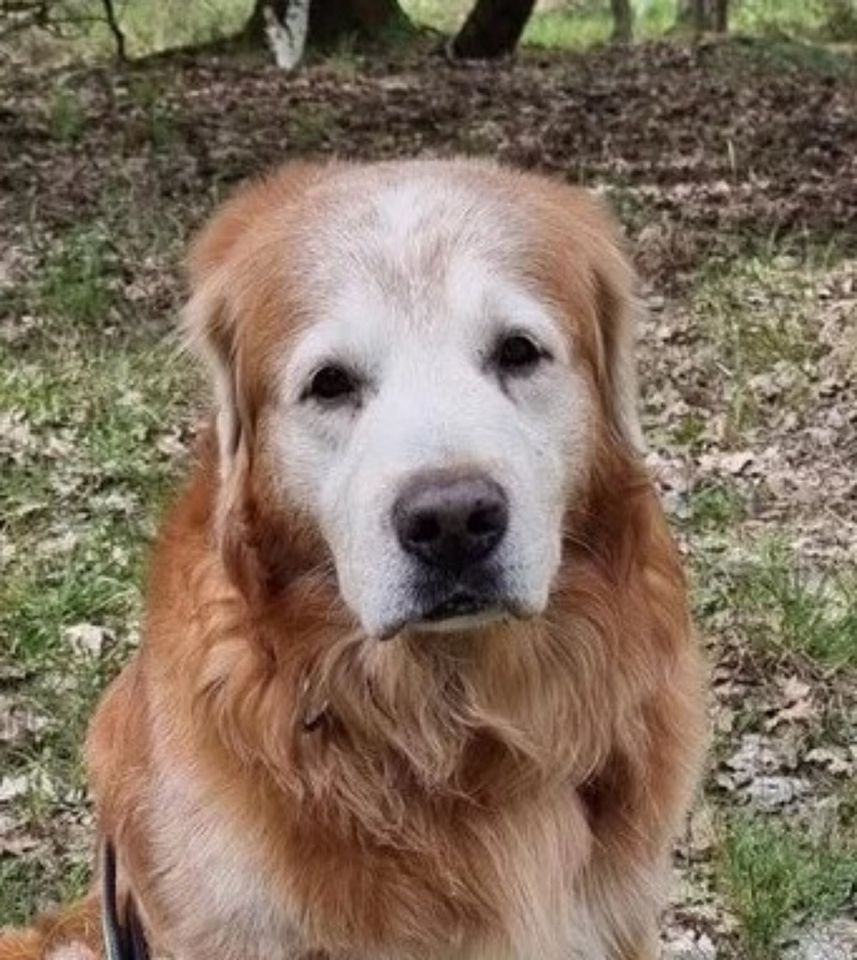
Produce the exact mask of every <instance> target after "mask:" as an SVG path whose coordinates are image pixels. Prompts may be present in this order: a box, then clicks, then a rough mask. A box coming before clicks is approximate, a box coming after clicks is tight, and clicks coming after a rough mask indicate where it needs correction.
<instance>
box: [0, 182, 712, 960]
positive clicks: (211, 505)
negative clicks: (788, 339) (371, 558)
mask: <svg viewBox="0 0 857 960" xmlns="http://www.w3.org/2000/svg"><path fill="white" fill-rule="evenodd" d="M338 169H340V168H337V167H332V168H313V167H288V168H286V169H285V170H284V171H283V172H281V173H280V174H278V175H277V176H275V177H274V178H273V179H271V180H267V181H264V182H263V183H261V184H257V185H255V186H252V187H250V188H249V189H245V190H244V191H243V192H241V193H239V194H238V196H237V197H236V198H235V199H233V200H232V201H231V202H230V203H229V204H228V205H227V206H226V207H225V209H224V210H223V211H222V212H220V213H219V214H218V215H217V216H216V217H215V219H214V220H213V222H212V223H211V224H210V225H209V226H208V227H207V228H206V230H205V231H204V232H203V234H202V236H201V238H200V240H198V242H197V244H196V246H195V248H194V252H193V254H192V256H191V273H192V281H193V284H194V289H195V291H196V293H195V305H193V306H192V308H191V313H190V316H191V322H192V323H193V324H194V325H195V326H194V330H193V331H192V334H193V337H194V338H195V339H196V340H198V341H202V342H203V343H204V348H205V350H206V351H207V352H208V353H209V354H210V355H212V356H213V362H214V364H215V365H216V366H218V367H219V368H220V370H221V371H223V370H225V371H226V375H225V376H224V375H223V374H222V373H221V378H220V383H219V391H220V393H221V397H222V396H223V395H224V393H225V394H227V395H229V394H230V392H232V394H233V396H232V397H231V402H234V404H235V406H236V407H237V409H238V411H239V413H238V415H237V420H236V423H232V424H229V423H227V424H223V423H221V424H220V426H219V431H218V432H219V435H220V442H221V448H220V449H221V450H222V444H223V443H224V438H225V442H226V443H227V444H229V445H231V448H232V449H233V450H234V455H235V466H234V468H233V469H232V470H230V471H229V472H228V473H227V472H226V471H224V469H223V464H222V462H221V461H222V457H223V454H222V453H219V452H218V449H219V448H218V442H217V438H216V436H215V430H214V429H213V428H212V430H211V431H210V432H209V434H208V435H206V437H205V438H204V440H203V441H202V443H201V445H200V450H199V461H198V465H197V466H196V468H195V470H194V474H193V477H192V480H191V482H190V484H189V486H188V488H187V489H186V491H185V492H184V493H183V494H182V496H181V497H180V499H179V501H178V504H177V505H176V507H175V508H174V510H173V511H172V514H171V515H170V517H169V519H168V521H167V522H166V524H165V526H164V529H163V531H162V533H161V536H160V539H159V542H158V545H157V548H156V550H155V552H154V556H153V559H152V564H151V574H150V583H149V588H148V607H147V616H146V629H145V641H144V643H143V645H142V647H141V649H140V651H139V653H138V654H137V655H136V656H135V657H134V658H133V660H132V661H131V662H130V663H129V664H128V665H127V666H126V668H125V669H124V671H123V672H122V674H121V675H120V676H119V678H118V679H117V680H116V681H115V682H114V684H113V685H112V686H111V688H110V689H109V690H108V692H107V693H106V695H105V697H104V699H103V701H102V703H101V705H100V707H99V709H98V712H97V714H96V717H95V719H94V722H93V724H92V728H91V731H90V736H89V741H88V749H87V759H88V765H89V771H90V778H91V784H92V789H93V793H94V796H95V800H96V805H97V811H98V819H99V824H100V831H101V834H102V835H106V836H109V837H111V838H112V839H113V840H114V842H115V843H116V845H117V848H118V851H119V857H120V876H121V885H122V891H123V894H125V893H128V892H130V893H131V894H133V896H134V898H135V900H136V902H137V904H138V906H139V911H140V914H141V916H142V917H143V920H144V924H145V926H146V929H147V932H148V935H149V937H150V938H151V941H152V944H153V946H154V948H155V955H160V954H161V953H162V954H163V955H165V956H176V957H179V958H187V960H197V958H199V960H202V958H205V960H209V958H210V960H233V958H234V960H239V958H240V960H244V958H249V957H256V956H258V957H260V958H261V957H263V956H268V957H281V958H283V960H291V958H295V960H297V958H302V960H304V958H309V957H317V956H318V957H329V958H340V960H346V958H348V960H352V958H353V960H357V958H361V960H362V958H365V960H417V958H420V960H423V958H425V960H435V958H437V960H452V958H460V960H464V958H476V957H484V958H486V960H487V958H492V960H512V958H515V960H535V958H537V957H544V958H549V960H550V958H556V960H559V958H560V957H568V956H569V953H568V951H569V950H574V951H577V952H576V953H572V954H571V955H572V956H578V957H580V958H583V957H586V958H587V960H596V958H598V960H601V958H604V960H607V958H609V960H652V958H654V957H655V956H656V918H657V914H658V910H659V906H660V903H661V898H662V885H663V880H664V876H665V868H666V863H667V861H668V857H669V851H670V844H671V841H672V839H673V837H674V835H675V832H676V830H677V828H678V826H679V824H680V821H681V818H682V816H683V815H684V812H685V810H686V807H687V804H688V802H689V799H690V795H691V792H692V789H693V787H694V784H695V781H696V777H697V771H698V766H699V760H700V755H701V748H702V743H703V739H704V737H703V732H702V727H703V719H702V718H703V694H702V689H701V682H700V668H699V663H698V659H697V653H696V650H695V647H694V644H693V642H692V638H691V630H690V625H689V621H688V613H687V607H686V597H685V585H684V581H683V578H682V573H681V570H680V567H679V562H678V558H677V555H676V551H675V549H674V546H673V544H672V542H671V539H670V535H669V532H668V530H667V527H666V523H665V520H664V517H663V514H662V512H661V508H660V506H659V504H658V502H657V499H656V496H655V493H654V491H653V488H652V484H651V482H650V480H649V478H648V477H647V475H646V473H645V471H644V469H643V468H642V466H641V465H640V464H639V462H638V461H637V459H636V457H635V454H634V452H633V450H632V449H631V444H630V443H629V438H628V436H627V433H628V432H629V431H626V430H625V428H624V424H623V417H624V414H623V410H624V407H625V405H626V404H627V403H628V396H629V394H630V393H632V392H633V387H634V385H633V372H632V370H633V367H632V363H631V357H630V354H631V349H632V338H633V334H632V331H631V328H630V324H631V313H632V311H633V305H632V283H633V278H632V276H631V273H630V270H629V269H628V267H627V265H626V262H625V260H624V258H623V256H622V255H621V253H620V251H619V249H618V247H617V245H616V242H615V239H614V232H613V227H612V225H611V224H610V223H609V222H608V221H607V219H606V217H605V216H604V214H603V213H602V211H601V210H600V208H599V207H598V206H597V205H596V204H595V203H593V202H592V201H591V200H589V199H588V198H587V197H586V196H585V195H584V194H583V193H582V192H578V191H574V190H571V189H568V188H565V187H561V186H558V185H555V184H552V183H549V182H547V181H543V180H540V179H538V178H535V177H530V176H524V175H519V174H513V173H509V172H505V171H501V170H498V169H496V168H494V167H492V166H488V165H478V164H466V163H464V164H450V165H449V170H450V172H449V174H448V175H449V176H450V177H461V178H465V179H467V178H470V179H473V180H478V181H479V182H480V183H488V184H489V186H490V188H491V189H494V190H495V191H496V192H497V194H498V196H500V197H502V198H504V199H508V201H509V202H510V203H521V200H520V198H521V197H523V198H525V207H524V208H525V210H526V211H528V215H529V216H531V217H536V218H538V220H539V224H540V231H541V243H540V244H539V245H538V248H537V249H535V250H534V251H533V256H532V258H531V260H530V261H529V270H530V271H531V273H532V278H533V282H534V283H537V284H539V285H540V286H541V288H542V289H543V290H544V291H545V295H546V296H547V297H549V298H551V299H552V301H554V302H556V303H558V304H559V305H560V306H561V308H562V310H563V314H564V316H565V317H566V318H567V322H568V335H569V336H570V337H571V338H573V340H574V342H575V344H576V345H577V348H578V349H579V350H580V351H581V353H582V355H583V357H584V359H585V362H586V364H587V371H588V375H589V377H590V380H591V385H592V390H593V391H594V393H595V394H596V397H597V401H598V402H597V409H598V411H599V420H598V423H597V424H596V425H595V435H594V437H593V443H594V445H595V448H594V449H595V453H594V457H593V464H594V466H593V468H592V470H591V471H590V473H591V475H590V477H589V480H588V483H587V489H586V493H585V496H583V497H577V498H576V499H575V501H574V502H572V503H570V504H569V505H568V511H567V518H566V533H565V539H564V554H563V561H562V566H561V569H560V573H559V575H558V577H557V578H556V581H555V583H554V585H553V590H552V594H551V600H550V603H549V607H548V609H547V611H546V613H545V614H544V616H541V617H538V618H535V619H533V620H529V621H525V622H524V621H503V622H502V623H499V624H497V625H495V626H489V627H486V628H484V629H482V630H478V631H474V632H472V633H469V634H467V635H462V636H451V635H448V634H446V635H436V636H432V637H431V638H430V639H427V638H426V637H419V636H415V635H409V634H404V635H402V636H400V637H398V638H396V640H394V641H392V642H389V643H385V644H381V643H378V642H376V641H367V639H366V638H365V637H364V636H363V635H362V634H361V631H360V629H359V628H358V627H357V626H356V624H355V621H354V618H353V617H352V615H351V614H350V613H349V611H348V610H347V609H346V607H345V605H344V604H343V602H342V601H341V599H340V597H339V595H338V593H337V589H336V582H335V579H333V578H332V577H331V576H330V563H329V557H328V556H327V553H326V550H325V544H324V541H323V539H322V537H321V535H320V533H319V531H318V530H317V529H316V528H315V527H314V525H313V523H312V519H311V518H310V517H308V516H306V515H304V514H303V513H299V512H290V511H289V510H288V509H287V508H286V507H285V506H284V505H283V504H282V503H280V502H278V501H277V500H275V499H274V496H273V493H272V484H271V481H270V475H269V469H270V468H269V466H267V465H266V461H265V456H264V449H262V448H263V446H264V432H263V430H262V429H261V428H260V423H261V422H262V416H261V413H260V411H262V410H263V408H264V405H265V397H266V392H267V391H268V390H269V379H268V378H269V377H270V376H271V373H270V370H269V368H268V359H269V358H270V357H271V355H272V353H276V352H277V351H280V352H282V351H283V350H286V349H288V343H289V340H290V338H291V337H294V336H295V334H296V329H297V328H296V324H299V323H300V322H301V320H300V319H299V318H300V317H301V316H302V314H301V310H300V308H299V304H297V303H296V302H295V301H296V299H297V297H298V293H297V291H296V290H294V289H289V288H288V287H283V288H277V289H274V287H273V285H272V283H271V282H270V278H271V276H272V273H271V270H272V266H271V257H272V256H273V255H274V254H273V252H272V251H273V249H274V245H273V244H272V243H271V242H270V240H271V237H272V236H276V238H277V244H278V245H277V247H276V249H277V256H283V253H282V251H283V250H284V249H288V248H289V245H290V243H292V242H293V241H292V240H291V239H290V234H289V226H288V224H289V220H290V216H292V217H294V216H298V215H300V216H301V217H304V218H306V217H308V216H309V217H312V216H323V215H324V211H323V209H322V210H319V209H309V210H307V209H303V208H301V207H300V202H301V201H300V197H301V195H302V192H303V190H304V188H305V186H306V185H307V184H309V183H312V182H316V181H318V180H321V179H323V178H325V177H330V176H334V175H336V171H337V170H338ZM371 169H374V168H370V170H371ZM486 189H487V187H486ZM224 277H225V278H226V281H224ZM224 282H228V283H229V284H231V285H234V287H235V288H238V289H239V290H240V291H241V295H242V296H243V297H244V300H243V303H244V309H245V310H246V311H248V313H247V316H248V317H252V330H250V331H248V332H247V333H246V336H245V338H244V339H242V340H241V342H240V344H239V343H238V342H237V340H236V336H237V334H236V330H235V329H234V324H235V320H234V317H233V316H231V315H230V313H229V311H227V310H225V309H224V308H223V306H222V304H221V303H220V301H219V296H220V292H219V291H220V286H221V285H222V284H223V283H224ZM290 298H291V302H290ZM290 317H291V318H293V320H292V321H289V320H288V318H290ZM284 318H286V320H284ZM308 722H309V724H310V725H313V723H314V724H315V726H316V729H315V730H313V731H311V732H307V730H306V729H305V728H306V725H307V723H308ZM92 911H93V906H92V904H89V905H87V906H85V907H84V908H83V910H82V912H80V913H75V912H72V913H71V914H70V915H69V917H70V918H71V919H69V917H67V918H66V919H65V920H64V921H63V924H65V927H63V926H59V927H57V926H56V925H52V924H50V923H47V924H43V926H42V927H41V928H40V930H39V931H32V932H29V933H25V934H22V935H14V934H10V935H7V937H5V938H0V960H31V958H36V957H54V956H56V957H62V956H63V954H62V953H61V952H59V953H57V945H58V944H59V943H61V942H72V941H75V942H76V941H80V942H81V943H84V944H88V946H89V949H90V950H91V951H92V955H95V956H101V948H100V945H99V935H98V930H97V924H95V923H93V922H91V921H92ZM68 924H71V925H72V926H71V927H68ZM69 931H70V932H69ZM89 955H90V954H88V953H85V954H81V956H89ZM69 956H72V954H69Z"/></svg>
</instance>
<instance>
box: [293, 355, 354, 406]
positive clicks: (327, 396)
mask: <svg viewBox="0 0 857 960" xmlns="http://www.w3.org/2000/svg"><path fill="white" fill-rule="evenodd" d="M358 388H359V384H358V382H357V378H356V377H355V376H354V375H353V374H352V373H350V372H349V371H348V370H346V369H345V367H341V366H339V365H338V364H335V363H329V364H326V365H325V366H323V367H321V368H320V369H319V370H316V372H315V373H314V374H313V375H312V379H311V380H310V382H309V384H308V385H307V387H306V389H305V390H304V393H303V398H308V397H311V398H312V399H313V400H319V401H320V402H322V403H327V404H333V403H340V402H343V401H346V400H351V399H352V398H354V397H355V396H356V395H357V391H358Z"/></svg>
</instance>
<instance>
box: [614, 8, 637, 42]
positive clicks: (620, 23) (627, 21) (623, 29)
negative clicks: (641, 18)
mask: <svg viewBox="0 0 857 960" xmlns="http://www.w3.org/2000/svg"><path fill="white" fill-rule="evenodd" d="M610 9H611V10H612V12H613V34H612V35H611V37H610V39H611V40H612V42H613V43H630V42H631V40H632V39H633V36H634V8H633V7H632V6H631V0H610Z"/></svg>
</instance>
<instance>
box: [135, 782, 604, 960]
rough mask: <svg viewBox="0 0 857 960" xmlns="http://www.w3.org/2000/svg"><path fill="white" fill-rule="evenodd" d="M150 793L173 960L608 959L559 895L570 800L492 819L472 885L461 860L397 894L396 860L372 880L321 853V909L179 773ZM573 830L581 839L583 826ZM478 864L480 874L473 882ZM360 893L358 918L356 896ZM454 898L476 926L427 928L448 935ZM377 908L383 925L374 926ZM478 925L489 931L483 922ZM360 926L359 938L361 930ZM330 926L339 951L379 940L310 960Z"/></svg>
mask: <svg viewBox="0 0 857 960" xmlns="http://www.w3.org/2000/svg"><path fill="white" fill-rule="evenodd" d="M153 790H154V796H153V798H152V799H153V801H154V802H153V804H152V806H151V807H150V809H151V810H153V811H155V814H154V817H153V819H154V822H153V823H152V824H151V828H152V830H151V836H152V837H153V839H154V843H155V855H156V857H157V860H158V864H159V870H158V877H157V879H156V881H155V883H154V884H153V888H152V892H153V893H154V894H155V897H156V899H157V901H158V902H159V903H160V904H169V903H171V902H172V903H179V902H180V903H183V904H184V908H183V910H182V911H181V915H180V916H175V917H174V918H173V920H171V921H170V922H169V925H168V927H167V928H165V929H164V930H163V934H164V937H165V939H166V940H167V941H168V942H169V943H170V944H171V949H172V955H173V956H174V957H175V960H197V958H202V957H205V958H207V960H255V958H258V960H263V958H265V960H322V958H323V960H327V958H328V957H329V958H330V960H554V958H555V960H560V958H561V960H570V958H581V960H583V958H586V960H602V958H606V957H607V956H608V954H607V952H606V946H605V945H604V944H603V943H602V942H601V941H600V940H599V938H598V935H597V934H596V933H595V931H596V930H597V928H598V927H599V926H601V925H600V924H598V923H596V922H593V917H592V911H591V909H590V908H589V907H588V906H587V905H586V903H585V901H584V896H585V893H584V892H583V891H580V890H578V891H577V892H576V893H575V892H574V891H572V890H571V889H569V882H568V875H567V872H568V867H569V861H568V849H567V848H568V840H567V837H568V835H569V831H568V826H569V821H573V820H574V819H575V818H582V812H581V811H580V809H579V807H578V805H577V801H576V799H575V798H574V795H573V792H571V791H569V793H568V795H567V796H566V797H564V798H561V797H559V796H557V797H555V798H554V799H553V801H552V802H546V803H545V804H544V805H543V806H542V807H541V809H537V810H534V808H533V807H532V806H530V807H529V812H528V814H527V816H526V819H524V818H521V819H520V820H518V819H516V818H515V817H509V818H507V817H505V816H503V815H501V814H499V815H498V816H497V817H496V818H495V820H494V824H493V830H492V833H491V835H490V838H488V837H487V836H486V839H485V841H484V842H483V841H479V855H478V856H475V857H474V858H473V861H472V863H473V864H474V872H476V873H477V875H471V876H467V877H464V876H460V875H458V876H457V875H456V873H455V871H456V870H460V869H461V866H462V863H463V862H465V861H466V858H465V860H459V861H458V863H457V864H451V870H450V873H449V875H447V876H440V875H438V876H436V877H435V878H433V879H434V881H435V882H434V883H429V884H426V883H422V884H420V885H419V886H418V887H414V888H413V889H412V890H409V889H407V884H408V882H409V880H408V878H407V876H405V877H401V876H400V872H401V862H402V860H401V858H400V857H398V856H396V857H395V858H394V860H393V861H392V862H391V864H390V865H389V866H388V868H387V869H384V868H383V858H381V859H380V860H379V859H377V858H376V859H375V861H374V864H375V866H376V867H378V869H375V870H373V869H372V866H369V867H367V866H366V863H367V862H368V863H370V864H371V863H373V861H372V860H361V862H355V858H354V857H353V856H350V855H349V854H347V853H346V852H344V851H343V855H342V856H341V859H339V860H338V861H337V857H336V855H335V853H333V854H331V856H330V863H329V868H330V870H331V871H332V873H334V874H335V877H334V885H335V881H336V880H338V881H339V884H340V890H341V895H340V897H339V898H337V896H336V894H335V892H333V893H332V894H331V896H330V897H329V898H328V900H327V904H326V905H325V906H323V907H320V904H322V902H323V899H324V898H323V897H319V896H314V893H317V891H313V890H312V889H311V885H312V882H313V881H308V880H307V877H306V876H305V875H304V871H303V867H302V864H301V863H300V862H290V863H285V864H283V863H282V862H279V863H278V862H277V859H278V854H280V853H282V848H280V850H276V849H275V844H273V842H272V839H271V838H270V837H267V838H266V836H265V832H264V828H263V827H261V825H260V827H259V829H258V830H253V829H251V830H248V831H241V830H237V829H236V827H235V822H234V820H232V819H231V818H230V817H229V816H225V815H224V810H223V809H222V807H221V806H220V805H219V804H218V803H217V802H214V803H212V801H211V793H210V792H209V791H207V790H205V791H204V790H202V789H200V784H199V782H198V781H196V780H195V779H194V777H193V776H188V771H183V772H182V773H181V774H178V773H176V772H168V773H165V774H163V775H162V776H161V777H160V778H158V780H157V781H156V785H155V786H154V787H153ZM579 826H580V828H581V830H582V829H585V824H584V823H583V822H582V820H581V823H580V825H579ZM575 832H576V831H575ZM489 844H490V848H489V847H488V845H489ZM487 863H490V864H491V865H492V867H493V869H492V870H490V871H485V868H484V865H485V864H487ZM379 864H381V866H380V867H379ZM476 864H479V865H480V866H479V868H478V870H481V872H482V874H483V875H482V876H479V875H478V872H477V870H476V867H475V865H476ZM397 875H399V876H397ZM328 879H329V878H328ZM316 882H318V883H323V882H326V881H324V880H322V879H317V881H316ZM308 884H309V886H308ZM361 889H362V890H363V891H364V903H365V910H366V913H367V916H365V917H361V915H360V897H358V896H356V895H355V892H356V891H358V890H361ZM457 893H458V894H460V895H461V897H462V898H463V900H464V901H466V902H467V903H468V904H470V912H472V910H473V904H474V903H476V902H477V901H478V900H479V899H480V898H481V899H482V900H483V903H482V907H483V908H484V911H485V917H480V918H476V917H472V916H471V917H469V918H468V917H467V916H466V914H467V913H468V909H467V908H465V909H464V911H463V912H462V915H461V916H459V917H458V921H459V922H458V924H457V927H458V928H457V929H456V925H455V924H454V923H453V925H451V926H447V928H446V930H445V931H444V930H442V929H439V926H438V918H439V917H440V916H442V915H445V916H446V918H447V920H446V922H447V923H450V922H451V921H450V918H452V917H455V916H456V910H455V908H454V907H453V908H450V903H449V901H450V899H453V900H454V899H455V897H456V895H457ZM338 899H339V903H337V900H338ZM492 900H493V901H494V902H491V901H492ZM345 904H347V905H348V906H347V908H346V909H347V910H349V911H350V914H351V915H350V916H349V918H348V919H347V921H344V920H343V917H342V916H337V915H336V914H337V912H338V911H339V909H340V907H342V906H343V905H345ZM379 905H380V907H381V910H382V911H384V913H385V914H386V915H385V916H384V918H383V922H382V924H381V926H380V927H379V925H378V910H379ZM143 908H144V911H145V904H144V905H143ZM319 909H321V913H319ZM368 914H372V916H371V917H369V916H368ZM489 915H490V916H491V920H492V922H493V924H494V926H495V929H493V930H492V929H490V928H489V927H488V925H486V923H485V922H484V921H485V918H486V917H488V916H489ZM468 920H469V921H471V922H470V923H468ZM361 922H364V923H365V927H366V929H363V930H361V929H360V925H361ZM468 926H469V927H470V929H468ZM337 927H339V930H340V936H341V937H342V938H343V939H345V938H352V937H353V938H354V941H355V942H359V941H360V940H361V939H362V940H364V942H365V941H366V939H367V938H368V937H369V936H375V937H376V938H377V939H376V940H375V942H373V943H372V944H371V946H366V947H365V948H358V949H357V950H354V949H353V948H350V949H348V950H345V949H342V950H337V949H336V946H335V944H333V943H331V942H328V943H326V944H325V946H326V948H327V952H324V951H319V952H315V951H316V950H317V948H318V946H319V944H318V940H317V938H316V937H315V936H314V933H313V931H314V930H318V929H321V930H324V931H326V932H327V933H328V934H329V931H330V930H331V929H337ZM379 933H380V936H379ZM444 933H445V935H444ZM355 934H356V936H355ZM155 946H156V947H157V944H156V945H155Z"/></svg>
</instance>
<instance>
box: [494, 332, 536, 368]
mask: <svg viewBox="0 0 857 960" xmlns="http://www.w3.org/2000/svg"><path fill="white" fill-rule="evenodd" d="M544 358H545V353H544V351H543V350H542V349H541V348H540V347H539V345H538V344H537V343H535V342H534V341H533V340H531V339H530V338H529V337H528V336H526V335H525V334H522V333H513V334H509V335H508V336H506V337H503V339H502V340H501V341H500V342H499V343H498V344H497V349H496V352H495V354H494V360H495V363H496V364H497V367H498V368H499V370H500V372H501V373H506V374H513V375H519V376H520V375H521V374H526V373H529V372H530V371H531V370H533V368H534V367H535V366H536V365H537V364H538V363H539V361H540V360H543V359H544Z"/></svg>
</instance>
